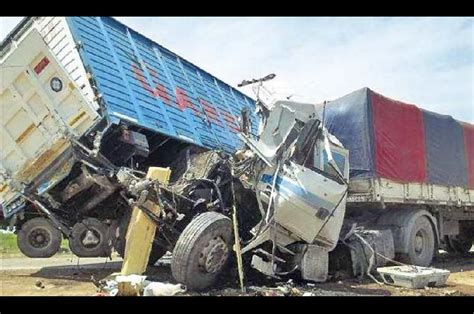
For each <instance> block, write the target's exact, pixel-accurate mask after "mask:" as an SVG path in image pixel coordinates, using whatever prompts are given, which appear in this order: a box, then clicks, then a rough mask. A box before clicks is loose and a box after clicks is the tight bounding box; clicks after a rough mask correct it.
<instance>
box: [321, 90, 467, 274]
mask: <svg viewBox="0 0 474 314" xmlns="http://www.w3.org/2000/svg"><path fill="white" fill-rule="evenodd" d="M325 108H326V110H325V124H326V126H327V127H328V129H329V131H330V132H331V133H332V134H334V135H335V136H336V137H337V138H338V139H339V140H340V141H341V142H342V144H343V145H344V146H345V147H346V148H347V149H349V163H350V182H349V193H348V196H347V210H346V221H347V222H348V223H351V222H355V223H357V224H359V225H362V226H365V227H367V228H369V229H375V230H373V231H372V232H374V233H375V234H377V233H379V232H380V230H386V229H388V230H389V231H390V233H391V234H392V235H393V237H391V236H389V237H386V239H390V241H391V239H393V244H391V245H393V246H394V250H395V253H396V254H397V256H398V260H400V261H404V262H407V263H411V264H417V265H423V266H426V265H429V264H430V262H431V259H432V257H433V255H434V253H435V251H436V249H437V248H438V247H440V246H441V247H443V248H444V249H446V250H448V251H450V252H455V253H457V254H459V253H463V254H464V253H466V252H468V251H469V250H470V249H471V246H472V243H473V239H474V185H473V183H474V167H473V165H474V150H473V147H474V126H473V125H471V124H468V123H464V122H459V121H457V120H455V119H453V118H452V117H450V116H447V115H441V114H437V113H434V112H430V111H426V110H423V109H420V108H419V107H417V106H415V105H412V104H407V103H404V102H400V101H397V100H394V99H390V98H387V97H385V96H382V95H380V94H378V93H376V92H374V91H372V90H370V89H368V88H363V89H360V90H357V91H354V92H352V93H350V94H348V95H346V96H343V97H341V98H339V99H336V100H334V101H332V102H329V103H327V104H326V106H325ZM390 241H388V242H387V241H383V243H384V245H383V246H382V247H383V248H386V247H390V243H389V242H390ZM360 256H363V255H360ZM356 264H357V263H356Z"/></svg>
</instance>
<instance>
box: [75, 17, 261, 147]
mask: <svg viewBox="0 0 474 314" xmlns="http://www.w3.org/2000/svg"><path fill="white" fill-rule="evenodd" d="M66 20H67V23H68V25H69V28H70V30H71V33H72V35H73V38H74V40H75V42H76V43H79V52H80V55H81V58H82V61H83V63H84V65H85V67H86V69H87V71H89V72H90V73H91V74H92V77H93V79H94V80H95V83H96V86H97V89H98V92H99V93H100V94H101V95H102V104H103V107H104V109H105V110H104V111H105V114H106V115H107V116H108V117H109V118H110V120H111V121H112V122H118V121H120V120H121V121H127V123H132V124H135V125H137V126H139V127H142V128H146V129H148V130H151V131H156V132H159V133H161V134H163V135H166V136H169V137H171V138H175V139H180V140H183V141H186V142H190V143H194V144H196V145H199V146H202V147H206V148H209V149H222V150H225V151H228V152H233V151H235V150H236V149H238V148H240V147H241V146H242V145H243V144H242V143H241V141H240V139H239V138H238V136H237V132H238V130H239V122H238V117H239V116H240V113H241V110H242V109H244V108H247V109H248V110H249V112H250V113H251V115H250V116H251V121H252V133H254V134H255V133H256V129H257V123H258V119H257V117H256V116H255V115H254V114H253V112H254V111H255V110H254V109H255V101H254V100H253V99H251V98H250V97H248V96H246V95H244V94H243V93H241V92H240V91H238V90H236V89H234V88H232V87H231V86H229V85H228V84H226V83H224V82H222V81H221V80H219V79H217V78H215V77H214V76H212V75H211V74H209V73H208V72H206V71H204V70H202V69H200V68H199V67H197V66H196V65H194V64H192V63H190V62H189V61H187V60H185V59H183V58H181V57H180V56H178V55H176V54H175V53H173V52H171V51H169V50H168V49H166V48H164V47H162V46H161V45H159V44H157V43H156V42H154V41H152V40H150V39H148V38H146V37H145V36H143V35H141V34H139V33H138V32H136V31H134V30H132V29H130V28H128V27H127V26H125V25H124V24H122V23H120V22H118V21H117V20H115V19H113V18H110V17H67V18H66ZM229 62H234V60H229Z"/></svg>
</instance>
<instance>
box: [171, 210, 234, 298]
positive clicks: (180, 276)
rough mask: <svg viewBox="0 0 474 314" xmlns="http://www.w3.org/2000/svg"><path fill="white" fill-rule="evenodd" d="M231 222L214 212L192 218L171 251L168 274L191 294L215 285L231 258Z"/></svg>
mask: <svg viewBox="0 0 474 314" xmlns="http://www.w3.org/2000/svg"><path fill="white" fill-rule="evenodd" d="M232 243H233V237H232V222H231V220H230V219H229V218H227V217H226V216H224V215H222V214H219V213H216V212H206V213H203V214H201V215H199V216H197V217H195V218H194V219H193V220H192V221H191V222H190V223H189V224H188V225H187V226H186V228H185V229H184V231H183V232H182V233H181V235H180V236H179V238H178V241H177V243H176V246H175V247H174V250H173V257H172V260H171V272H172V274H173V277H174V278H175V279H176V281H178V282H179V283H182V284H184V285H186V286H187V287H188V289H190V290H202V289H205V288H207V287H209V286H211V285H212V284H214V283H215V282H216V281H217V280H218V278H219V276H220V275H221V274H222V272H223V271H224V269H225V268H226V266H227V264H228V262H229V260H230V256H231V255H232V247H231V245H232Z"/></svg>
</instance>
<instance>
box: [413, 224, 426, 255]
mask: <svg viewBox="0 0 474 314" xmlns="http://www.w3.org/2000/svg"><path fill="white" fill-rule="evenodd" d="M424 242H425V241H424V233H423V231H422V230H419V231H418V232H417V233H416V235H415V253H416V254H418V255H421V254H423V248H424Z"/></svg>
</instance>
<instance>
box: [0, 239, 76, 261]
mask: <svg viewBox="0 0 474 314" xmlns="http://www.w3.org/2000/svg"><path fill="white" fill-rule="evenodd" d="M70 253H71V251H70V250H69V243H68V240H67V239H63V240H62V242H61V248H60V249H59V252H58V253H57V254H70ZM0 256H1V257H2V258H5V257H21V256H24V255H23V254H22V253H21V252H20V250H19V249H18V246H17V244H16V234H13V233H0Z"/></svg>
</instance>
